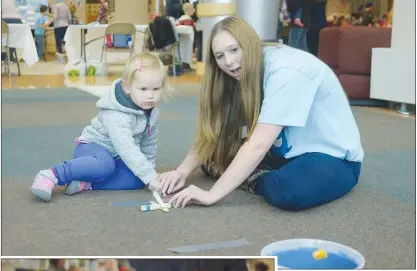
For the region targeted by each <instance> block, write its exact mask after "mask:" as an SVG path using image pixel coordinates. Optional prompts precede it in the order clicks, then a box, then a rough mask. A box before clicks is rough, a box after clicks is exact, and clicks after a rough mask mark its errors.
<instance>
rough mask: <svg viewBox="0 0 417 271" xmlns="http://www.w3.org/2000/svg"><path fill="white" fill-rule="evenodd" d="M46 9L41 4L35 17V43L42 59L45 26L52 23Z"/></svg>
mask: <svg viewBox="0 0 417 271" xmlns="http://www.w3.org/2000/svg"><path fill="white" fill-rule="evenodd" d="M47 11H48V7H47V6H44V5H42V6H41V7H40V13H37V14H36V19H35V43H36V51H37V52H38V58H39V59H43V48H44V44H45V28H47V27H48V26H49V25H50V24H51V23H52V22H51V20H49V16H48V14H47Z"/></svg>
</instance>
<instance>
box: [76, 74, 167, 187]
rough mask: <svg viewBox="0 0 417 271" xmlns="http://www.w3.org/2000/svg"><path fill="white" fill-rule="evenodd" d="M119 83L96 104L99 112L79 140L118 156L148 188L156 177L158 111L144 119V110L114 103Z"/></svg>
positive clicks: (115, 83)
mask: <svg viewBox="0 0 417 271" xmlns="http://www.w3.org/2000/svg"><path fill="white" fill-rule="evenodd" d="M120 83H121V79H117V80H116V81H114V82H113V84H112V87H111V91H110V95H109V96H107V97H103V98H101V99H100V100H99V101H98V102H97V107H98V108H99V109H100V111H99V113H98V115H97V117H95V118H94V119H93V120H92V121H91V125H89V126H87V127H85V128H84V130H83V132H82V134H81V136H80V137H79V138H78V140H79V141H81V142H90V143H96V144H99V145H101V146H103V147H105V148H106V149H107V150H109V152H110V153H111V154H112V155H113V157H117V156H119V157H120V158H121V159H122V160H123V162H125V164H126V165H127V166H128V167H129V169H130V170H131V171H132V172H133V173H134V174H135V175H136V176H137V177H139V178H140V179H141V180H142V181H143V182H144V183H145V184H149V183H150V182H152V181H154V180H155V179H156V177H157V173H156V171H155V167H156V165H155V156H156V151H157V134H158V124H159V120H158V116H159V114H158V109H157V108H154V109H153V110H152V111H150V114H149V116H147V114H146V111H144V110H141V109H138V108H130V107H126V106H123V105H122V104H120V103H119V102H118V99H116V93H117V88H118V86H119V85H120ZM119 88H120V87H119Z"/></svg>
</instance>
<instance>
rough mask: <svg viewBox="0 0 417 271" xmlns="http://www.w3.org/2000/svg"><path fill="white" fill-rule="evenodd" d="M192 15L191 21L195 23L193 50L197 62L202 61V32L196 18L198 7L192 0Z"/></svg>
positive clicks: (196, 0) (196, 2) (196, 1)
mask: <svg viewBox="0 0 417 271" xmlns="http://www.w3.org/2000/svg"><path fill="white" fill-rule="evenodd" d="M193 5H194V10H195V12H194V15H193V16H192V17H193V20H194V21H195V22H196V27H195V31H194V46H193V48H194V50H196V51H197V61H200V62H201V61H203V30H202V27H201V23H200V22H199V19H198V16H197V7H198V0H194V3H193Z"/></svg>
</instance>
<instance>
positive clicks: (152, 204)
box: [140, 201, 172, 212]
mask: <svg viewBox="0 0 417 271" xmlns="http://www.w3.org/2000/svg"><path fill="white" fill-rule="evenodd" d="M164 208H165V210H164V209H163V208H162V207H161V204H158V203H156V202H154V201H151V202H149V203H148V204H145V205H142V206H140V210H141V211H142V212H149V211H155V210H162V211H164V212H167V210H168V212H169V209H170V208H172V206H171V203H165V204H164Z"/></svg>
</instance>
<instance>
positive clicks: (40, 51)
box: [35, 35, 45, 59]
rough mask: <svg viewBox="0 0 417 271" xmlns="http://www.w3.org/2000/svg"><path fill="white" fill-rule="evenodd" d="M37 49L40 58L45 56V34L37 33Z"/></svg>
mask: <svg viewBox="0 0 417 271" xmlns="http://www.w3.org/2000/svg"><path fill="white" fill-rule="evenodd" d="M35 43H36V51H37V52H38V57H39V59H42V58H43V47H44V44H45V36H44V35H35Z"/></svg>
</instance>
